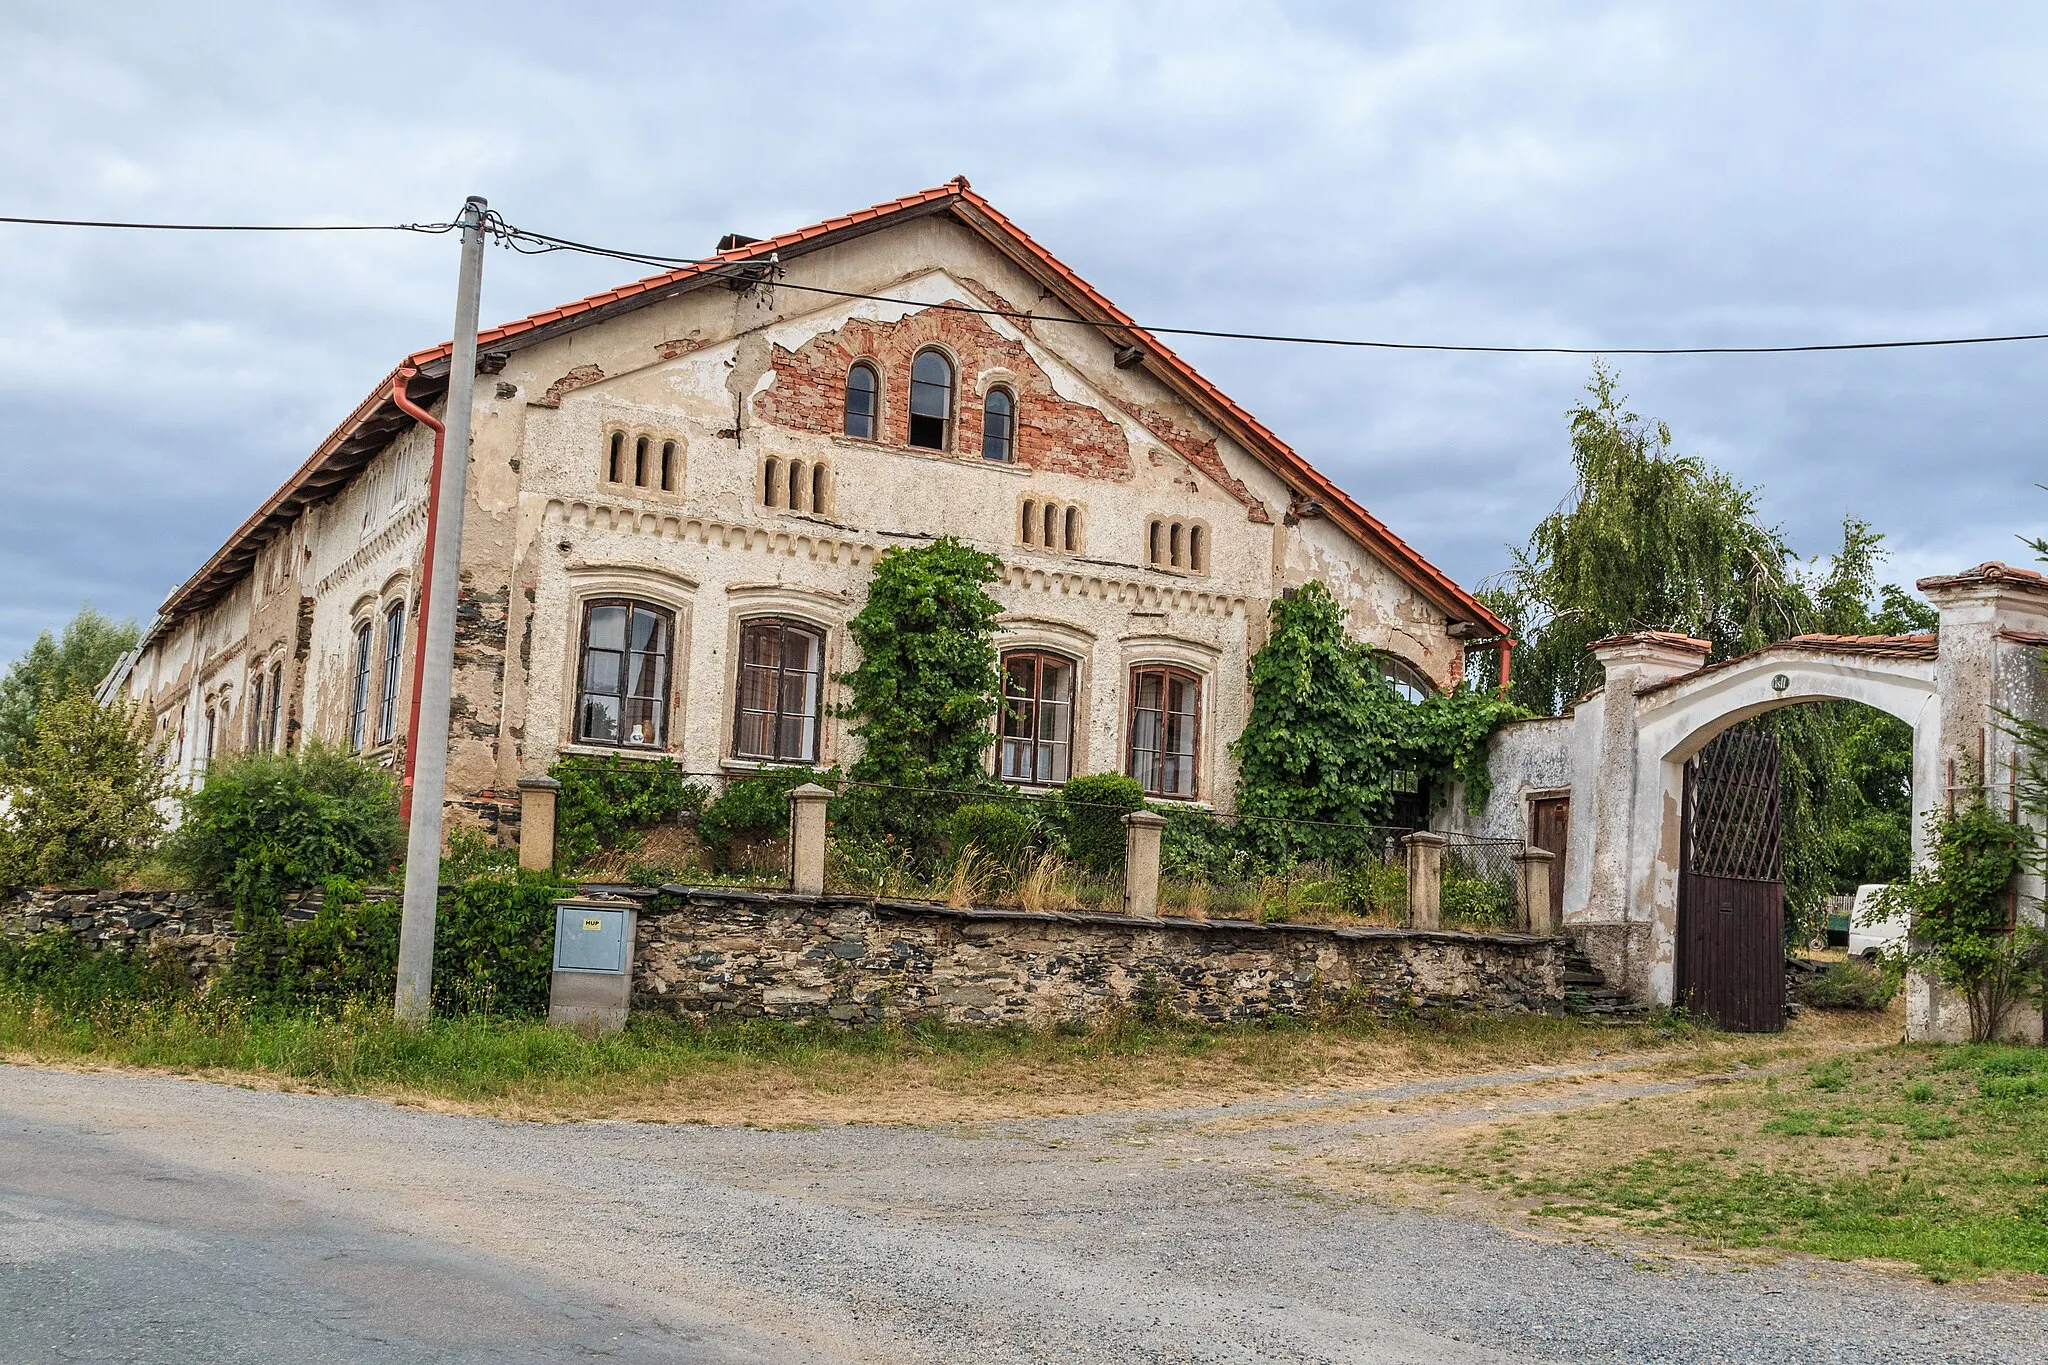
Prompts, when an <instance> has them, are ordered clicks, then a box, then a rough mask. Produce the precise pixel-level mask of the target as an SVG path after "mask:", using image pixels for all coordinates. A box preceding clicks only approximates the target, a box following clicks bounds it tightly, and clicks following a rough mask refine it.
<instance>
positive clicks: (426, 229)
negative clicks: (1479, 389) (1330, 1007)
mask: <svg viewBox="0 0 2048 1365" xmlns="http://www.w3.org/2000/svg"><path fill="white" fill-rule="evenodd" d="M0 223H16V224H24V225H29V226H37V227H75V228H122V229H131V230H136V231H146V232H418V233H430V234H440V233H446V232H452V231H454V230H455V224H453V223H305V224H298V223H291V224H269V223H131V222H116V221H108V220H103V219H90V218H18V217H5V216H0ZM484 230H485V231H486V232H487V233H489V234H490V235H492V236H494V237H496V238H497V239H498V241H499V242H500V244H502V245H504V246H507V247H510V248H511V249H513V250H515V251H518V252H521V253H523V254H527V255H541V254H545V253H548V252H554V251H571V252H575V253H577V254H579V255H586V256H597V257H602V258H604V259H607V260H614V261H624V262H626V263H628V264H631V265H641V266H649V267H652V268H654V269H658V270H678V269H684V268H689V267H706V266H728V267H732V268H735V269H738V268H744V267H749V266H760V265H763V264H773V265H775V267H776V271H777V278H776V279H775V281H774V285H775V287H776V288H778V289H794V290H798V291H800V292H802V293H807V294H823V295H827V296H830V297H832V298H840V299H858V300H863V301H867V302H872V303H893V304H900V305H902V306H903V307H906V308H920V309H929V310H931V311H934V312H945V313H969V314H974V315H976V316H980V317H998V318H1007V319H1009V320H1011V321H1015V322H1030V323H1041V322H1042V323H1055V324H1064V325H1066V326H1070V327H1095V328H1102V329H1107V330H1112V331H1143V332H1150V333H1152V334H1154V335H1156V336H1179V337H1207V338H1211V339H1214V340H1219V341H1262V342H1269V343H1273V344H1277V345H1285V346H1330V347H1337V348H1340V349H1347V350H1370V351H1437V352H1449V353H1452V354H1464V355H1571V356H1607V355H1645V356H1658V355H1670V356H1679V355H1806V354H1813V353H1817V352H1824V351H1904V350H1927V349H1932V348H1936V347H1943V346H1993V345H2001V344H2005V343H2008V342H2017V341H2048V332H2008V333H1997V334H1990V335H1982V336H1954V337H1923V338H1914V339H1911V340H1905V341H1824V342H1804V343H1795V344H1788V345H1777V346H1486V345H1471V344H1463V343H1455V342H1440V341H1379V340H1371V339H1364V338H1354V337H1320V336H1298V335H1294V334H1290V333H1285V332H1235V331H1230V330H1227V329H1225V328H1220V327H1169V326H1163V325H1159V324H1154V323H1138V322H1130V323H1119V322H1097V321H1093V320H1090V319H1087V318H1069V317H1057V316H1052V315H1048V314H1045V313H1033V312H1030V311H1028V310H1024V309H1014V308H988V307H982V306H977V305H974V304H966V303H925V302H923V301H921V300H918V299H906V298H901V297H898V296H897V295H893V294H866V293H861V292H860V291H858V290H851V289H831V288H827V287H826V286H824V285H818V284H796V283H793V282H791V281H790V280H789V279H787V278H785V277H783V273H784V272H783V268H782V266H781V263H780V262H778V261H775V260H774V258H773V257H769V258H766V259H765V260H764V259H745V260H733V259H731V258H729V257H724V256H713V257H703V256H667V255H662V254H660V253H657V252H645V251H626V250H623V249H620V248H617V247H607V246H599V245H596V244H594V243H590V242H579V241H575V240H574V239H572V238H568V237H557V236H554V235H552V234H549V233H545V232H534V231H531V230H529V229H525V228H517V227H513V226H512V225H511V224H509V223H507V222H505V221H504V219H502V218H501V217H499V216H498V215H497V214H496V213H495V212H493V213H490V214H489V215H488V216H487V219H486V222H485V224H484Z"/></svg>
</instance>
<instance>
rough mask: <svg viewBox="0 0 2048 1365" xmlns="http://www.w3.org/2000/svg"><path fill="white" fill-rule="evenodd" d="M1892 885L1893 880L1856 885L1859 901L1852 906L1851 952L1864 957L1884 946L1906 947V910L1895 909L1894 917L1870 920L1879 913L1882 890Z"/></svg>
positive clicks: (1854, 955) (1850, 954) (1850, 916)
mask: <svg viewBox="0 0 2048 1365" xmlns="http://www.w3.org/2000/svg"><path fill="white" fill-rule="evenodd" d="M1888 889H1889V883H1884V882H1872V883H1870V884H1869V885H1867V886H1859V887H1857V888H1856V904H1855V905H1853V906H1851V907H1850V909H1849V956H1850V957H1862V956H1863V955H1864V954H1865V953H1873V952H1876V951H1877V950H1879V949H1883V948H1898V947H1903V946H1904V945H1905V942H1906V919H1907V916H1906V912H1905V911H1904V910H1898V911H1894V912H1893V915H1894V917H1893V918H1889V919H1883V920H1879V921H1877V922H1876V923H1874V924H1873V923H1869V922H1868V919H1867V917H1868V916H1869V915H1871V914H1873V913H1875V902H1876V900H1877V896H1878V893H1879V892H1881V891H1885V890H1888Z"/></svg>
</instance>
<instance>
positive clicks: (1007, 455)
mask: <svg viewBox="0 0 2048 1365" xmlns="http://www.w3.org/2000/svg"><path fill="white" fill-rule="evenodd" d="M1016 447H1017V399H1016V397H1015V395H1013V394H1012V393H1011V392H1010V391H1009V390H1008V389H1005V388H1000V387H998V388H993V389H990V390H989V391H988V397H987V398H984V399H983V400H982V403H981V458H982V459H984V460H995V461H997V462H998V463H1001V464H1008V463H1010V461H1011V460H1012V459H1013V458H1014V457H1015V455H1016Z"/></svg>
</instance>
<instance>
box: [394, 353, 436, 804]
mask: <svg viewBox="0 0 2048 1365" xmlns="http://www.w3.org/2000/svg"><path fill="white" fill-rule="evenodd" d="M418 374H419V371H418V370H417V369H415V368H413V367H412V366H410V365H401V366H400V367H399V368H398V373H396V374H394V375H392V376H391V401H392V402H394V403H396V404H398V410H399V411H400V412H402V413H404V414H405V415H406V416H408V417H410V418H412V419H413V420H414V421H415V422H418V423H420V424H421V425H422V426H424V427H426V428H427V429H428V430H430V431H432V432H433V433H434V467H433V470H432V471H431V472H430V473H429V474H428V475H427V557H426V559H425V560H423V561H422V562H421V565H420V590H419V592H418V593H417V594H416V595H415V596H414V599H413V600H414V602H415V604H416V605H415V606H414V608H413V613H412V617H413V620H412V679H413V683H412V704H411V706H410V707H409V708H408V715H407V716H406V721H405V776H404V778H403V779H402V781H401V785H400V787H399V793H398V818H399V820H400V821H401V822H404V821H408V820H410V819H412V763H413V755H415V754H417V753H418V752H419V750H420V683H419V680H420V670H421V669H422V668H424V667H426V650H427V632H426V629H425V627H426V620H427V617H426V613H427V604H428V603H429V602H431V601H432V600H433V597H432V595H431V594H432V592H433V588H434V532H435V531H436V530H437V529H438V528H439V527H440V524H441V450H442V442H443V440H444V438H445V437H446V436H447V434H448V429H447V428H446V427H444V426H442V425H441V423H440V422H439V421H437V420H435V417H434V415H433V414H432V413H430V412H428V411H427V410H426V409H425V408H423V407H421V406H419V405H418V404H417V403H415V402H413V401H412V399H410V398H408V397H406V394H405V385H406V381H407V380H409V379H413V378H415V377H417V376H418Z"/></svg>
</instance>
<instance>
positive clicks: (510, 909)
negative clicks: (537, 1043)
mask: <svg viewBox="0 0 2048 1365" xmlns="http://www.w3.org/2000/svg"><path fill="white" fill-rule="evenodd" d="M574 890H575V887H574V886H573V885H572V884H569V883H565V882H561V881H558V880H556V878H555V877H554V876H553V875H551V874H549V873H546V872H533V871H528V870H523V869H522V870H515V871H512V872H500V873H493V874H489V875H486V876H481V877H474V878H471V879H470V880H469V881H466V882H464V883H462V884H461V885H459V886H448V887H443V888H442V890H441V906H440V914H439V916H438V917H437V923H436V925H435V934H434V1007H435V1008H436V1009H438V1010H440V1011H441V1012H442V1013H444V1014H493V1015H504V1016H510V1017H518V1018H539V1017H541V1016H542V1015H545V1014H546V1013H547V1009H548V978H549V975H550V972H551V971H552V969H553V966H554V960H555V944H554V935H555V902H556V901H557V900H560V899H561V898H562V897H563V896H566V895H569V894H570V893H571V892H573V891H574Z"/></svg>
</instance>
